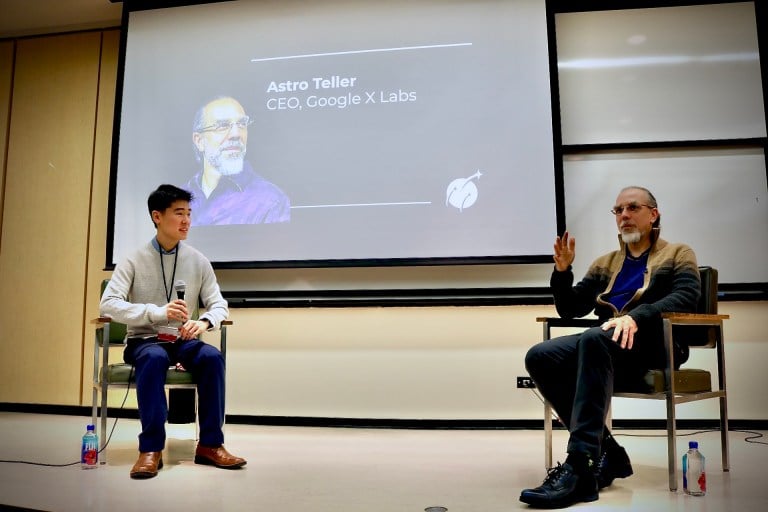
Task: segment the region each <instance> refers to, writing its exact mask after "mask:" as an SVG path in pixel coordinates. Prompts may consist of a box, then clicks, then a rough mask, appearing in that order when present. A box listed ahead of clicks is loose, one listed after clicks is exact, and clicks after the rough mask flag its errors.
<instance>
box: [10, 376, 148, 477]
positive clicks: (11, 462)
mask: <svg viewBox="0 0 768 512" xmlns="http://www.w3.org/2000/svg"><path fill="white" fill-rule="evenodd" d="M131 377H133V366H131V371H130V372H129V373H128V387H127V388H126V389H125V396H124V397H123V402H122V403H121V404H120V410H121V411H122V410H123V407H124V406H125V402H126V401H127V400H128V392H129V391H130V390H131ZM118 419H119V417H115V422H114V423H112V429H111V430H110V431H109V436H108V437H107V442H106V443H104V446H103V447H102V448H101V450H99V452H98V453H101V452H103V451H104V450H106V449H107V446H109V442H110V441H111V440H112V434H114V433H115V427H116V426H117V420H118ZM0 463H5V464H29V465H30V466H43V467H46V468H66V467H69V466H76V465H78V464H80V463H81V461H79V460H78V461H77V462H68V463H66V464H48V463H45V462H32V461H28V460H4V459H0Z"/></svg>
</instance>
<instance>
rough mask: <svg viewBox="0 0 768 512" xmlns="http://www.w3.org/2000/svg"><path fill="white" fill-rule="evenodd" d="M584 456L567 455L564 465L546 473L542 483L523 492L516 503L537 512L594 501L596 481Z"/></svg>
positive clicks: (589, 461)
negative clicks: (524, 504)
mask: <svg viewBox="0 0 768 512" xmlns="http://www.w3.org/2000/svg"><path fill="white" fill-rule="evenodd" d="M591 462H592V461H591V460H590V459H589V458H588V457H587V456H586V455H575V456H574V455H572V454H569V455H568V458H567V459H566V461H565V463H563V464H560V463H558V464H557V466H556V467H554V468H551V469H549V470H548V471H547V477H546V478H545V479H544V483H543V484H541V485H540V486H539V487H535V488H533V489H523V491H522V492H521V493H520V501H522V502H523V503H527V504H528V505H530V506H532V507H537V508H563V507H567V506H570V505H573V504H574V503H577V502H580V501H595V500H597V499H598V494H597V481H596V480H595V474H594V468H592V467H591Z"/></svg>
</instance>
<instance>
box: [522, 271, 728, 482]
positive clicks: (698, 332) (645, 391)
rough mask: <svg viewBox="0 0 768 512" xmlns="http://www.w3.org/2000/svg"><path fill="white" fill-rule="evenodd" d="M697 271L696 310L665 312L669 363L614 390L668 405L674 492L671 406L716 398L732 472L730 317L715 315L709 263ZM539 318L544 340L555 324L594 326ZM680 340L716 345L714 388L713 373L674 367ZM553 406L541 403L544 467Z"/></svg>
mask: <svg viewBox="0 0 768 512" xmlns="http://www.w3.org/2000/svg"><path fill="white" fill-rule="evenodd" d="M699 272H700V274H701V298H700V299H699V303H698V305H697V308H696V313H665V314H663V315H662V319H663V324H664V347H665V349H666V354H667V361H666V366H665V368H664V369H663V370H650V371H649V372H648V373H647V374H646V375H645V378H644V382H642V383H638V384H639V386H638V387H639V388H640V389H638V390H634V389H633V391H632V392H627V391H622V390H615V391H614V393H613V396H617V397H623V398H640V399H646V400H648V399H650V400H664V401H666V405H667V459H668V460H667V466H668V470H669V490H670V491H676V490H677V459H678V453H677V421H676V418H675V407H676V406H677V405H678V404H684V403H688V402H695V401H698V400H706V399H709V398H717V399H719V400H720V444H721V450H722V465H723V471H729V470H730V464H729V449H728V402H727V393H726V385H725V350H724V346H723V345H724V338H723V320H726V319H728V318H729V316H728V315H720V314H718V313H717V270H716V269H714V268H712V267H699ZM536 321H537V322H541V323H542V324H543V336H544V340H549V339H552V334H551V329H552V328H553V327H569V328H573V327H580V328H589V327H594V326H595V325H598V321H597V320H596V319H593V318H592V319H590V318H576V319H563V318H549V317H540V318H537V319H536ZM676 339H677V340H679V341H681V342H683V343H685V344H687V345H688V347H689V348H691V349H700V348H702V349H714V350H715V354H716V357H717V388H716V389H713V388H712V376H711V374H710V372H709V371H707V370H703V369H696V368H679V369H676V368H677V367H678V366H679V365H677V366H676V365H675V359H674V356H675V351H674V346H675V345H674V341H675V340H676ZM552 417H553V415H552V406H551V405H550V404H549V402H545V404H544V442H545V448H544V449H545V453H544V459H545V461H544V462H545V465H546V467H548V468H549V467H552V420H551V418H552Z"/></svg>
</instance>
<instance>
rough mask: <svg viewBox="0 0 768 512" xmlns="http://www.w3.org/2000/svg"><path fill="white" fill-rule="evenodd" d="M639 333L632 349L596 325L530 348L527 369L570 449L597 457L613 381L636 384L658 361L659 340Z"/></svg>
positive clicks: (626, 385) (625, 385)
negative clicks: (563, 428)
mask: <svg viewBox="0 0 768 512" xmlns="http://www.w3.org/2000/svg"><path fill="white" fill-rule="evenodd" d="M638 334H639V331H638V332H637V333H635V338H634V346H633V348H632V349H631V350H627V349H622V348H621V347H620V346H619V344H618V343H616V342H614V341H613V340H612V339H611V336H612V335H613V329H610V330H608V331H603V330H602V329H601V328H600V327H593V328H591V329H587V330H586V331H584V332H582V333H580V334H573V335H568V336H561V337H558V338H552V339H551V340H547V341H543V342H541V343H538V344H537V345H534V346H533V347H531V349H530V350H528V353H527V354H526V356H525V367H526V369H527V370H528V373H529V375H530V376H531V378H532V379H533V381H534V382H535V383H536V386H537V387H538V388H539V389H540V391H541V394H542V395H544V398H546V399H547V400H548V401H549V403H550V404H552V407H554V409H555V411H556V412H557V415H558V416H559V417H560V419H561V420H562V421H563V423H564V424H565V426H566V428H568V432H569V433H570V437H569V439H568V453H586V454H588V455H589V456H590V457H591V458H592V459H593V460H597V459H598V457H599V456H600V447H601V443H602V440H603V436H604V434H606V433H607V429H606V427H605V420H606V417H607V415H608V408H609V406H610V403H611V395H613V391H614V386H616V388H618V389H627V388H630V387H631V386H633V385H637V383H638V382H641V381H642V379H643V376H644V375H645V373H646V372H647V371H648V369H649V368H652V367H656V366H657V364H658V360H659V359H658V358H659V357H661V354H663V350H664V346H663V341H662V340H661V339H659V338H657V337H650V338H648V337H646V338H645V339H644V338H643V337H642V336H638ZM659 350H661V352H659ZM546 421H550V420H549V418H547V419H546Z"/></svg>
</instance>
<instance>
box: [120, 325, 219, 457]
mask: <svg viewBox="0 0 768 512" xmlns="http://www.w3.org/2000/svg"><path fill="white" fill-rule="evenodd" d="M155 341H156V338H150V339H149V340H144V341H134V340H129V342H128V346H127V347H126V348H125V351H124V353H123V359H124V360H125V362H126V363H129V364H132V365H133V366H134V372H135V376H136V398H137V401H138V405H139V418H140V419H141V434H139V451H140V452H159V451H161V450H163V448H164V447H165V422H166V420H167V419H168V401H167V399H166V396H165V375H166V372H167V371H168V367H169V366H171V365H174V364H176V363H177V362H178V363H181V364H182V365H183V366H184V368H185V369H186V370H187V371H189V372H191V373H192V375H193V376H194V377H195V381H196V382H197V397H198V400H197V401H198V416H199V422H200V444H201V445H203V446H210V447H216V446H221V445H222V444H223V443H224V432H223V430H222V428H223V426H224V357H223V356H222V355H221V352H219V349H217V348H216V347H214V346H212V345H208V344H207V343H204V342H203V341H201V340H187V341H183V340H178V341H177V342H175V343H162V344H158V343H155Z"/></svg>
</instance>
